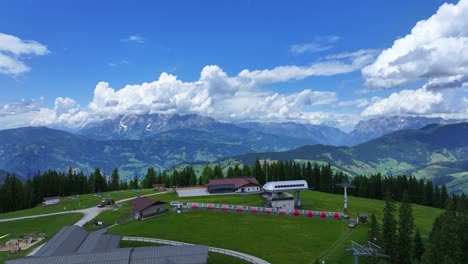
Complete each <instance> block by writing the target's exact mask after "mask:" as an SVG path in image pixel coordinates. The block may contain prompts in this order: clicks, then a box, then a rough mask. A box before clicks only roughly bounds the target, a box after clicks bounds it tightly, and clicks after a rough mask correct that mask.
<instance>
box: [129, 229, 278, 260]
mask: <svg viewBox="0 0 468 264" xmlns="http://www.w3.org/2000/svg"><path fill="white" fill-rule="evenodd" d="M122 240H125V241H144V242H150V243H158V244H164V245H172V246H182V245H193V244H190V243H185V242H179V241H174V240H166V239H159V238H149V237H130V236H124V237H122ZM208 251H211V252H216V253H220V254H224V255H228V256H232V257H236V258H240V259H243V260H245V261H248V262H250V263H256V264H270V262H268V261H266V260H264V259H261V258H258V257H255V256H252V255H249V254H246V253H242V252H238V251H234V250H229V249H223V248H216V247H208Z"/></svg>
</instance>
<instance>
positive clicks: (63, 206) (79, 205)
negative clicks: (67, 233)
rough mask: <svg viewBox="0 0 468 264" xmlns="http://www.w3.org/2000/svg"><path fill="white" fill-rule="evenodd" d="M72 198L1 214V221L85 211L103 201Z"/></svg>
mask: <svg viewBox="0 0 468 264" xmlns="http://www.w3.org/2000/svg"><path fill="white" fill-rule="evenodd" d="M151 193H154V191H153V190H152V189H143V190H142V192H141V193H140V192H136V191H132V190H125V191H120V192H117V193H114V192H106V193H104V194H103V197H107V195H110V196H111V197H112V198H113V199H114V200H116V201H117V200H120V199H125V198H130V197H136V196H139V195H145V194H151ZM72 197H76V196H71V197H63V198H62V201H61V203H60V204H58V205H52V206H45V207H44V206H42V204H40V205H38V206H36V207H34V208H31V209H26V210H20V211H15V212H9V213H3V214H0V219H6V218H15V217H21V216H29V215H37V214H47V213H54V212H60V211H70V210H77V209H83V208H88V207H92V206H96V205H97V204H98V203H100V202H101V199H102V198H100V197H98V196H95V194H83V195H79V200H74V199H71V198H72Z"/></svg>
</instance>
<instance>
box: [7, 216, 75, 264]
mask: <svg viewBox="0 0 468 264" xmlns="http://www.w3.org/2000/svg"><path fill="white" fill-rule="evenodd" d="M81 217H82V215H81V214H78V213H76V214H65V215H55V216H46V217H39V218H34V219H24V220H18V221H11V222H1V223H0V237H1V236H3V235H6V234H10V235H9V236H7V237H5V238H3V239H0V243H5V242H6V241H8V240H10V239H16V238H18V237H19V236H21V235H22V234H24V233H32V232H37V233H46V234H47V239H50V238H52V237H53V236H54V235H55V233H57V232H58V231H59V230H60V229H61V228H62V227H63V226H66V225H73V224H74V223H75V222H76V221H78V220H79V219H80V218H81ZM42 243H43V242H42ZM31 250H32V248H31V249H28V250H25V251H22V252H20V253H17V254H12V255H10V256H9V254H8V252H0V263H4V262H5V260H7V258H18V257H23V256H26V255H27V254H28V253H29V252H30V251H31Z"/></svg>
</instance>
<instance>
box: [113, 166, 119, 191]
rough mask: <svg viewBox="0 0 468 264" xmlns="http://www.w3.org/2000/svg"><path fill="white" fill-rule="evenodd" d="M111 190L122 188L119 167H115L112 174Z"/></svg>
mask: <svg viewBox="0 0 468 264" xmlns="http://www.w3.org/2000/svg"><path fill="white" fill-rule="evenodd" d="M111 178H112V179H111V190H112V191H115V190H119V189H120V188H119V187H120V186H119V185H120V177H119V169H117V168H115V169H114V170H113V171H112V176H111Z"/></svg>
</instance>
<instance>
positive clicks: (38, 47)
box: [0, 33, 49, 76]
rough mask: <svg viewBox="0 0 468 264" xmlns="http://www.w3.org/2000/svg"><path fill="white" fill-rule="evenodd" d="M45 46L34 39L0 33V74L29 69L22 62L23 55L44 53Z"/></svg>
mask: <svg viewBox="0 0 468 264" xmlns="http://www.w3.org/2000/svg"><path fill="white" fill-rule="evenodd" d="M48 52H49V51H48V49H47V47H46V46H44V45H42V44H41V43H39V42H37V41H34V40H22V39H20V38H18V37H15V36H12V35H8V34H4V33H0V74H6V75H10V76H16V75H19V74H22V73H25V72H28V71H30V70H31V69H30V68H29V67H28V66H27V65H26V64H25V63H24V59H25V56H32V55H37V56H39V55H44V54H47V53H48Z"/></svg>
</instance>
